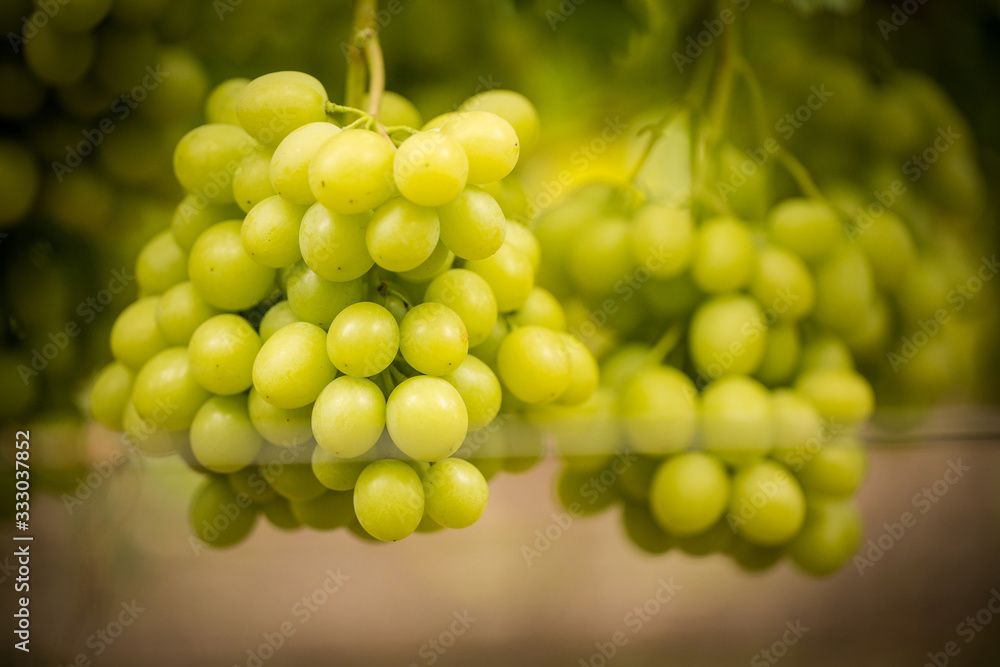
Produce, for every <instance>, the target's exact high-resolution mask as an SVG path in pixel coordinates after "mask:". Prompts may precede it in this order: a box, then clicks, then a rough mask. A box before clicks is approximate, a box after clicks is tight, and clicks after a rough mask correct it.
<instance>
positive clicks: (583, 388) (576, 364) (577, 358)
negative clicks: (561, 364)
mask: <svg viewBox="0 0 1000 667" xmlns="http://www.w3.org/2000/svg"><path fill="white" fill-rule="evenodd" d="M559 338H561V339H562V341H563V345H564V346H565V347H566V353H567V354H568V355H569V372H570V381H569V387H567V388H566V391H564V392H563V393H562V394H560V396H559V398H557V399H556V403H559V404H560V405H579V404H580V403H583V402H584V401H586V400H587V399H588V398H590V397H591V395H593V393H594V391H595V390H596V389H597V383H598V381H599V379H600V369H599V368H598V367H597V360H596V359H594V355H593V354H591V353H590V350H588V349H587V346H586V345H584V344H583V343H581V342H580V341H579V340H577V339H576V337H574V336H573V335H572V334H568V333H560V334H559Z"/></svg>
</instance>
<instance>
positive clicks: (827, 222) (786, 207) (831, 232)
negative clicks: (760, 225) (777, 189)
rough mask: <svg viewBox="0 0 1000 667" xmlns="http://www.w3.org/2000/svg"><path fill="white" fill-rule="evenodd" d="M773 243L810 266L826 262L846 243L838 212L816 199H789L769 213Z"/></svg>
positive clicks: (769, 228)
mask: <svg viewBox="0 0 1000 667" xmlns="http://www.w3.org/2000/svg"><path fill="white" fill-rule="evenodd" d="M767 226H768V231H769V232H770V235H771V240H772V241H774V242H775V243H777V244H778V245H781V246H784V247H786V248H788V249H789V250H791V251H792V252H794V253H795V254H796V255H798V256H799V257H801V258H802V259H804V260H805V261H807V262H809V263H810V264H812V263H816V262H820V261H823V260H824V259H826V258H827V257H828V256H829V255H830V253H831V252H833V251H834V250H836V249H837V248H838V247H839V246H840V245H842V244H843V242H844V232H843V230H842V228H841V223H840V218H839V217H838V216H837V211H836V210H834V209H833V207H831V206H830V205H829V204H826V203H824V202H822V201H819V200H815V199H804V198H792V199H786V200H784V201H782V202H780V203H779V204H777V205H776V206H774V207H773V208H772V209H771V210H770V211H768V213H767Z"/></svg>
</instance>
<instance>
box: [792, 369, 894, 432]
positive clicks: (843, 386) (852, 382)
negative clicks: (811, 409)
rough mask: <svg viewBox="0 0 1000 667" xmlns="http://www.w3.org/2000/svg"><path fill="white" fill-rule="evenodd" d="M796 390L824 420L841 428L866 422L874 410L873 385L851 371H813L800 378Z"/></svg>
mask: <svg viewBox="0 0 1000 667" xmlns="http://www.w3.org/2000/svg"><path fill="white" fill-rule="evenodd" d="M795 388H796V389H797V390H798V391H800V392H802V394H803V395H805V396H806V398H808V399H809V400H810V401H812V403H813V405H815V406H816V409H817V410H819V413H820V414H821V415H822V416H823V417H824V418H825V419H828V420H830V421H831V422H833V423H835V424H837V425H838V426H841V427H845V426H853V425H855V424H858V423H861V422H863V421H865V420H866V419H868V417H870V416H871V414H872V410H874V407H875V395H874V393H873V392H872V387H871V385H870V384H869V383H868V381H867V380H866V379H865V378H864V377H862V376H861V375H859V374H857V373H855V372H854V371H851V370H841V369H817V370H812V371H809V372H807V373H804V374H802V375H801V376H799V379H798V381H797V382H796V383H795Z"/></svg>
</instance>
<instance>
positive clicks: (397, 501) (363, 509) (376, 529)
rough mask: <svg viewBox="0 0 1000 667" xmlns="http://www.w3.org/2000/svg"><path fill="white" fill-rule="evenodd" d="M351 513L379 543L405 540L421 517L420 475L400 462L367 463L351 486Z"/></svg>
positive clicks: (421, 487) (422, 513)
mask: <svg viewBox="0 0 1000 667" xmlns="http://www.w3.org/2000/svg"><path fill="white" fill-rule="evenodd" d="M354 512H355V514H356V515H357V517H358V521H360V522H361V525H362V527H363V528H364V529H365V530H366V531H367V532H368V533H369V534H370V535H371V536H373V537H375V538H377V539H379V540H382V541H383V542H396V541H398V540H401V539H403V538H404V537H407V536H408V535H410V534H412V533H413V531H415V530H416V529H417V525H418V524H419V523H420V521H421V519H422V518H423V516H424V490H423V485H422V483H421V481H420V476H419V475H418V474H417V473H416V472H415V471H414V470H413V468H411V467H410V466H408V465H407V464H405V463H403V462H402V461H393V460H383V461H375V462H374V463H371V464H369V465H368V467H367V468H365V469H364V472H362V473H361V476H360V477H358V481H357V483H356V484H355V486H354Z"/></svg>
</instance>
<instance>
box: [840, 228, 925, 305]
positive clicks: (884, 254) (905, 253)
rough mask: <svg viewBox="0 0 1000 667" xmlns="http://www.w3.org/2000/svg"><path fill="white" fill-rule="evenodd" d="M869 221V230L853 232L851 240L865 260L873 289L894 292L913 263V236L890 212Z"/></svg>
mask: <svg viewBox="0 0 1000 667" xmlns="http://www.w3.org/2000/svg"><path fill="white" fill-rule="evenodd" d="M869 220H870V221H871V222H870V225H871V226H870V227H868V228H866V229H863V230H862V231H860V232H856V236H855V237H854V238H853V239H851V240H856V241H857V242H858V243H859V244H860V245H861V249H862V250H863V251H864V253H865V255H866V256H867V257H868V262H869V263H870V264H871V268H872V274H873V275H874V278H875V284H876V286H878V288H879V289H881V290H884V291H886V292H894V291H896V289H898V288H899V287H900V286H901V285H902V284H903V282H904V281H905V280H906V278H907V275H908V274H909V272H910V271H911V270H912V269H913V267H914V266H915V265H916V263H917V250H916V247H915V245H914V241H913V236H912V235H911V234H910V230H909V229H907V227H906V223H904V222H903V221H902V219H901V218H900V217H899V216H898V215H896V214H895V213H893V212H892V211H885V212H883V213H882V215H880V216H878V217H876V218H870V219H869Z"/></svg>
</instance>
